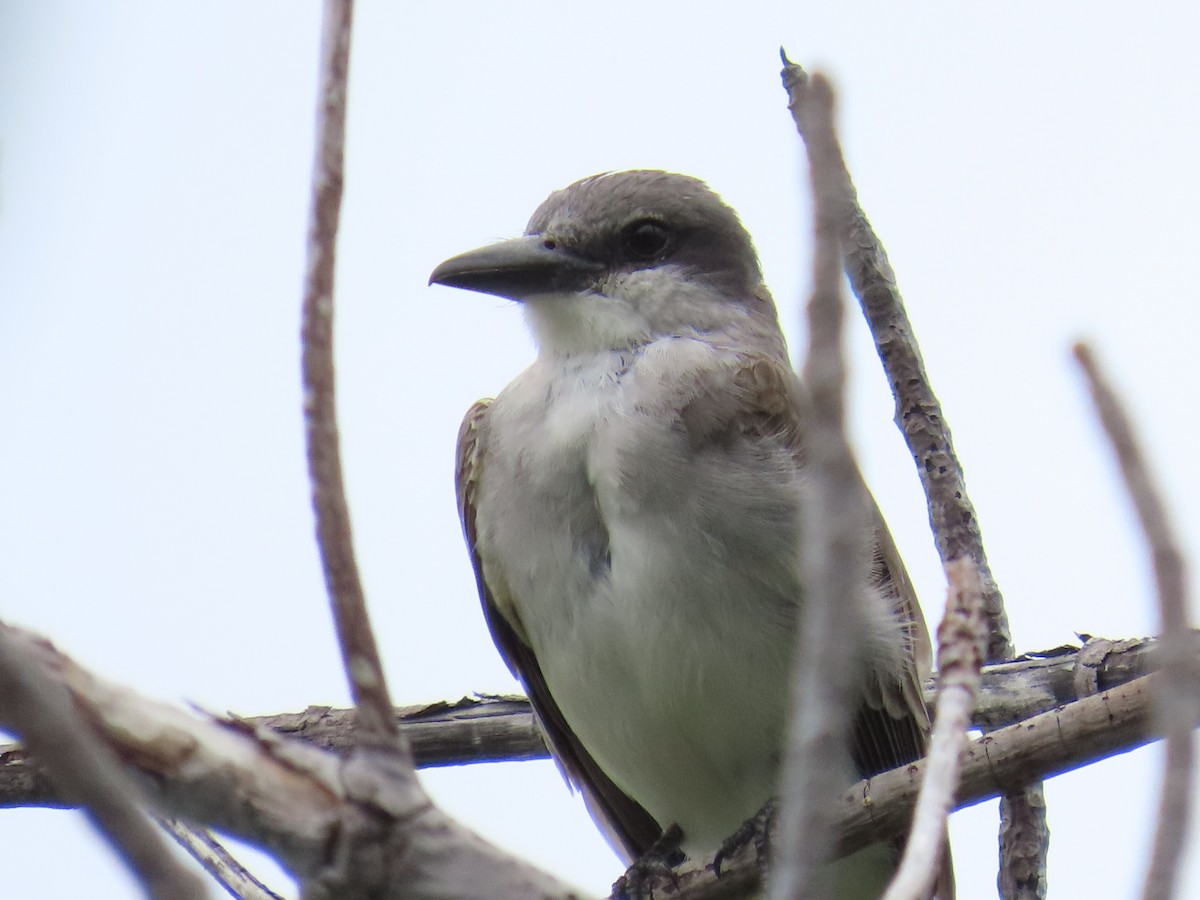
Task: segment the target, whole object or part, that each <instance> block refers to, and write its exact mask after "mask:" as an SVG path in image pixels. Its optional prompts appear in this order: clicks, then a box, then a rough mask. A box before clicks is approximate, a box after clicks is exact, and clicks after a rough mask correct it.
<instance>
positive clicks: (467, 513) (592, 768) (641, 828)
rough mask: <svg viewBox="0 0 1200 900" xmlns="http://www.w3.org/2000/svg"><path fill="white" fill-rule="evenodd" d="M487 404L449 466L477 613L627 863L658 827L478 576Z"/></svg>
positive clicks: (473, 414) (466, 422) (463, 433)
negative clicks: (581, 732)
mask: <svg viewBox="0 0 1200 900" xmlns="http://www.w3.org/2000/svg"><path fill="white" fill-rule="evenodd" d="M490 405H491V400H480V401H478V402H477V403H475V405H474V406H472V407H471V408H470V409H469V410H468V411H467V415H466V417H465V418H464V419H463V423H462V427H461V428H460V429H459V432H458V454H457V465H456V469H455V493H456V495H457V497H458V514H459V518H460V520H461V521H462V529H463V537H464V538H465V539H466V542H467V552H468V553H469V554H470V556H471V565H472V566H474V567H475V583H476V585H477V587H478V588H479V600H480V603H481V604H482V605H483V616H484V619H485V620H486V622H487V626H488V630H489V631H490V632H491V634H492V640H493V641H494V642H495V644H496V649H497V650H499V651H500V656H501V657H502V658H503V659H504V662H505V664H506V665H507V666H508V668H509V670H510V671H511V672H512V673H513V675H515V676H516V677H517V679H518V680H519V681H520V682H521V684H522V686H524V688H525V693H526V695H527V696H528V697H529V702H530V704H531V705H532V706H533V711H534V713H535V715H536V716H537V720H538V722H539V724H540V725H541V727H542V731H543V732H544V734H545V736H546V741H547V743H548V744H549V746H550V749H551V751H552V752H553V754H554V758H555V760H556V761H557V763H558V766H559V769H560V770H561V771H562V773H563V775H564V776H565V777H566V778H567V780H568V782H569V783H570V784H572V785H573V786H575V787H576V788H578V789H579V790H580V791H581V792H582V793H583V796H584V801H585V802H586V803H587V807H588V809H589V811H590V812H591V813H592V816H593V818H595V819H596V821H597V823H598V824H600V826H601V828H602V829H603V830H604V832H605V833H606V834H607V836H608V838H609V840H610V842H611V843H612V844H613V846H614V848H615V849H621V850H623V851H624V854H625V857H626V861H627V862H629V861H632V860H634V859H636V858H638V857H639V856H641V855H642V854H643V853H645V852H646V851H647V850H648V849H650V846H651V845H652V844H653V843H654V842H655V841H656V840H657V839H658V837H659V835H660V834H662V828H661V827H660V826H659V824H658V823H657V822H656V821H655V820H654V818H653V817H652V816H651V815H650V814H649V813H648V812H646V810H644V809H643V808H642V807H641V806H640V805H639V804H638V803H637V802H636V801H634V800H633V799H631V798H630V797H629V796H628V795H627V794H626V793H625V792H624V791H622V790H621V789H620V788H618V787H617V786H616V785H615V784H613V783H612V780H611V779H609V777H608V776H607V775H606V774H604V771H603V770H602V769H601V768H600V766H599V765H597V763H596V761H595V760H594V759H592V757H591V755H590V754H588V752H587V750H586V749H584V747H583V745H582V744H581V743H580V742H579V739H578V738H577V737H576V736H575V733H574V732H573V731H572V730H571V728H570V726H569V725H568V724H567V722H566V719H565V718H563V714H562V711H561V710H560V709H559V708H558V704H557V703H556V702H555V701H554V697H553V696H552V695H551V694H550V690H549V688H548V687H547V685H546V679H545V677H544V676H543V675H542V670H541V666H539V665H538V661H537V657H536V656H534V653H533V650H532V649H531V648H530V646H529V644H528V643H527V642H526V641H525V639H524V637H523V636H524V634H525V629H524V628H523V626H522V625H521V623H520V622H519V621H512V620H510V619H509V618H508V617H507V615H511V616H513V617H515V616H516V613H515V612H509V611H511V610H513V605H512V604H511V603H507V604H505V605H504V611H503V612H502V611H501V606H500V605H499V604H497V602H496V600H495V598H494V597H493V594H492V590H491V589H490V588H489V587H488V584H487V581H486V580H485V579H484V576H483V566H482V564H481V563H480V559H479V552H478V550H477V549H476V546H475V496H476V491H477V488H478V484H479V479H480V478H481V477H483V472H484V469H485V468H486V461H485V459H484V456H485V454H484V449H485V446H486V440H485V434H486V428H487V411H488V407H489V406H490ZM506 613H507V615H506Z"/></svg>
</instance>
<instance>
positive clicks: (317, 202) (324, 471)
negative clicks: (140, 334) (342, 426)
mask: <svg viewBox="0 0 1200 900" xmlns="http://www.w3.org/2000/svg"><path fill="white" fill-rule="evenodd" d="M352 8H353V4H352V2H351V0H326V3H325V16H324V24H323V26H322V36H321V72H320V87H319V91H320V96H319V101H318V105H317V147H316V160H315V162H314V165H313V178H312V205H311V207H310V210H309V228H308V272H307V278H306V280H305V286H304V308H303V325H302V336H303V343H304V350H303V370H304V372H303V377H304V399H305V403H304V418H305V425H306V437H307V439H308V472H309V479H310V481H311V483H312V492H313V508H314V510H315V512H316V531H317V544H318V545H319V547H320V551H321V563H322V566H323V568H324V571H325V585H326V588H327V589H328V591H329V597H330V603H331V605H332V607H333V618H334V623H335V625H336V628H337V635H338V641H339V644H340V646H341V648H342V660H343V663H344V665H345V668H346V677H347V678H348V679H349V681H350V691H351V695H352V696H353V697H354V702H355V705H356V707H357V713H358V726H359V728H360V729H361V734H362V736H364V737H367V738H368V739H371V738H375V739H377V740H378V739H381V738H388V739H393V738H395V736H396V735H397V734H398V729H397V727H396V722H395V719H394V717H393V716H392V704H391V699H390V697H389V696H388V690H387V683H386V682H385V680H384V675H383V665H382V663H381V662H380V659H379V651H378V649H377V647H376V645H375V636H374V634H373V633H372V632H371V624H370V620H369V619H368V617H367V606H366V599H365V597H364V596H363V589H362V582H361V580H360V579H359V575H358V564H357V562H356V561H355V559H354V544H353V539H352V536H351V531H350V511H349V509H348V508H347V505H346V492H345V486H344V485H343V483H342V463H341V451H340V449H339V446H338V428H337V413H336V409H335V398H334V369H333V275H334V257H335V251H336V247H337V229H338V218H339V215H340V212H341V203H342V178H343V161H344V160H343V157H344V146H345V131H346V84H347V74H348V69H349V62H350V19H351V11H352Z"/></svg>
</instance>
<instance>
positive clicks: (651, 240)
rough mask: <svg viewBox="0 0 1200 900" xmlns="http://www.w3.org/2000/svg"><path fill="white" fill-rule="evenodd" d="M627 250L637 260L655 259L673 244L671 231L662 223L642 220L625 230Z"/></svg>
mask: <svg viewBox="0 0 1200 900" xmlns="http://www.w3.org/2000/svg"><path fill="white" fill-rule="evenodd" d="M624 243H625V249H626V250H628V251H629V253H630V255H631V256H633V257H635V258H637V259H655V258H657V257H659V256H661V255H662V254H663V251H665V250H666V249H667V246H668V245H669V244H670V243H671V230H670V229H669V228H667V226H666V225H664V224H663V223H662V222H656V221H655V220H653V219H642V220H641V221H640V222H634V223H633V224H632V225H630V226H629V227H628V228H626V229H625V234H624Z"/></svg>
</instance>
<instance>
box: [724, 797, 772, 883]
mask: <svg viewBox="0 0 1200 900" xmlns="http://www.w3.org/2000/svg"><path fill="white" fill-rule="evenodd" d="M776 809H777V806H776V803H775V800H774V799H771V800H768V801H767V802H766V803H764V804H763V806H762V809H760V810H759V811H758V812H756V813H755V814H754V815H753V816H751V817H750V818H749V819H747V820H746V821H745V822H743V823H742V824H741V825H740V826H739V827H738V830H737V831H735V832H734V833H733V834H731V835H730V836H729V837H727V838H725V840H724V841H723V842H722V843H721V847H720V849H719V850H717V852H716V853H715V854H714V855H713V872H715V873H716V876H717V877H718V878H720V877H721V866H723V865H724V864H725V863H726V862H727V861H728V860H731V859H733V857H735V856H737V855H738V854H739V853H740V852H741V851H742V850H743V849H744V848H745V847H746V845H747V844H753V845H754V860H755V862H756V863H757V865H758V869H759V872H760V873H761V874H762V876H763V881H764V882H765V881H766V877H767V867H768V865H769V864H770V859H771V822H772V821H773V820H774V818H775V811H776Z"/></svg>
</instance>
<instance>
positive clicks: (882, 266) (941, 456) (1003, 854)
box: [783, 54, 1050, 900]
mask: <svg viewBox="0 0 1200 900" xmlns="http://www.w3.org/2000/svg"><path fill="white" fill-rule="evenodd" d="M783 63H784V67H783V84H784V88H785V89H786V90H787V92H788V108H789V109H790V110H791V113H792V118H793V120H794V121H795V123H796V128H797V130H798V131H799V132H800V135H801V137H802V138H804V140H805V141H807V140H809V135H808V132H807V128H806V117H805V114H804V109H803V107H804V101H805V97H806V94H807V93H808V92H806V91H805V90H804V87H805V84H806V83H807V81H808V74H807V73H806V72H805V71H804V69H802V68H801V67H800V66H798V65H796V64H795V63H793V62H791V61H790V60H788V58H787V56H786V54H784V55H783ZM841 182H842V184H843V185H844V193H843V195H842V197H841V198H840V207H841V229H842V230H841V238H842V247H843V253H844V254H845V267H846V274H847V275H849V277H850V285H851V287H852V288H853V290H854V294H855V296H856V297H858V300H859V303H860V304H861V306H862V310H863V314H864V315H865V316H866V319H867V323H868V325H869V326H870V328H871V333H872V335H873V336H874V338H875V347H876V349H877V350H878V352H879V358H880V361H881V362H882V363H883V368H884V371H885V373H886V374H887V377H888V381H889V383H890V384H891V387H892V394H893V396H895V398H896V425H897V426H898V427H899V428H900V431H901V433H902V434H903V435H904V440H905V442H906V443H907V444H908V449H909V452H910V453H912V456H913V461H914V462H915V463H916V466H917V473H918V475H919V476H920V479H921V485H922V487H923V488H924V489H925V497H926V502H927V504H928V508H929V523H930V525H931V527H932V529H933V536H934V543H935V544H936V546H937V550H938V555H939V556H940V557H941V560H942V564H943V565H945V564H947V563H949V562H951V561H952V560H955V559H960V558H966V559H970V560H972V561H973V562H974V563H975V566H976V568H977V569H978V571H979V575H980V578H981V579H982V581H983V586H984V609H985V610H986V613H987V617H988V631H989V638H988V654H987V658H988V660H991V661H995V660H1001V659H1007V658H1008V657H1010V656H1012V655H1013V652H1014V648H1013V643H1012V636H1011V634H1010V632H1009V627H1008V616H1007V614H1006V613H1005V611H1004V600H1003V598H1002V597H1001V595H1000V589H999V588H998V587H997V586H996V581H995V579H994V578H993V577H992V571H991V568H990V567H989V566H988V561H987V554H986V553H985V552H984V549H983V541H982V537H981V534H980V530H979V523H978V520H977V518H976V515H975V508H974V506H973V505H972V504H971V500H970V498H969V497H968V495H967V487H966V481H965V479H964V476H963V471H962V466H961V465H960V464H959V462H958V458H957V457H956V456H955V455H954V443H953V441H952V439H951V436H950V427H949V425H948V424H947V422H946V419H945V416H944V415H943V414H942V408H941V404H940V403H939V402H938V399H937V397H936V395H935V394H934V393H933V388H932V387H931V385H930V382H929V377H928V376H927V375H926V373H925V363H924V360H923V359H922V358H921V351H920V348H919V347H918V345H917V341H916V338H915V336H914V335H913V329H912V324H911V323H910V322H909V320H908V313H907V312H906V311H905V308H904V301H903V299H902V298H901V296H900V291H899V289H898V288H897V286H896V276H895V274H894V273H893V272H892V267H891V264H890V263H889V262H888V258H887V253H886V251H885V250H884V248H883V244H882V243H881V242H880V240H879V238H878V236H877V235H876V234H875V232H874V230H873V229H872V228H871V223H870V222H869V221H868V220H867V217H866V214H865V213H864V212H863V209H862V207H861V206H860V205H859V202H858V195H857V192H856V191H855V189H854V183H853V181H852V180H851V178H850V173H849V172H848V171H846V170H845V168H844V167H843V169H842V178H841ZM1000 818H1001V822H1000V894H1001V897H1003V898H1005V900H1017V898H1042V897H1044V896H1045V890H1046V885H1045V882H1046V852H1047V850H1048V847H1049V842H1050V832H1049V829H1048V828H1047V826H1046V806H1045V798H1044V796H1043V794H1042V791H1041V788H1040V787H1038V786H1037V785H1031V786H1030V787H1029V788H1028V789H1026V790H1024V791H1022V792H1021V794H1020V795H1014V796H1011V797H1005V798H1004V800H1003V802H1002V803H1001V816H1000Z"/></svg>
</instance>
